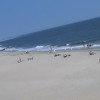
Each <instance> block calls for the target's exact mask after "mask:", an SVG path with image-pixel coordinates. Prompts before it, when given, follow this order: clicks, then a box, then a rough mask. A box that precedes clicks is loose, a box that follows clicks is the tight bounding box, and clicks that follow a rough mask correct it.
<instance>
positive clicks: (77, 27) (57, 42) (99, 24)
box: [0, 17, 100, 51]
mask: <svg viewBox="0 0 100 100" xmlns="http://www.w3.org/2000/svg"><path fill="white" fill-rule="evenodd" d="M83 41H85V43H86V44H87V43H92V47H94V48H100V17H98V18H94V19H90V20H86V21H81V22H77V23H73V24H69V25H63V26H59V27H56V28H52V29H47V30H43V31H39V32H35V33H29V34H26V35H22V36H19V37H16V38H13V39H9V40H6V41H1V42H0V49H2V48H6V50H7V51H16V50H18V51H48V50H49V49H50V47H51V46H52V47H53V48H54V49H55V50H65V49H82V48H86V46H85V47H84V46H83V44H84V42H83Z"/></svg>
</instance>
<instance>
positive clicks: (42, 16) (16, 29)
mask: <svg viewBox="0 0 100 100" xmlns="http://www.w3.org/2000/svg"><path fill="white" fill-rule="evenodd" d="M99 16H100V0H0V41H1V40H3V39H6V38H11V37H14V36H18V35H21V34H26V33H30V32H35V31H39V30H44V29H48V28H52V27H56V26H60V25H65V24H69V23H74V22H77V21H81V20H85V19H90V18H95V17H99Z"/></svg>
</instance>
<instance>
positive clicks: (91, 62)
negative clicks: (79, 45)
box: [0, 51, 100, 100]
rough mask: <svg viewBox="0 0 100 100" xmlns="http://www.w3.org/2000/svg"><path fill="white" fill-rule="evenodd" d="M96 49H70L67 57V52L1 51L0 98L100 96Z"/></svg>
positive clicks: (93, 99) (95, 99)
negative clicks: (90, 51) (55, 54)
mask: <svg viewBox="0 0 100 100" xmlns="http://www.w3.org/2000/svg"><path fill="white" fill-rule="evenodd" d="M95 52H96V54H95V55H89V54H88V51H70V52H67V53H68V54H71V56H70V57H66V58H63V54H64V53H65V52H60V53H61V56H58V57H54V55H53V54H49V53H30V54H24V53H7V52H0V100H100V63H99V58H100V51H95ZM19 57H21V59H22V60H23V61H22V62H21V63H17V60H18V59H19ZM31 57H33V60H30V61H28V60H27V58H31Z"/></svg>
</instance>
